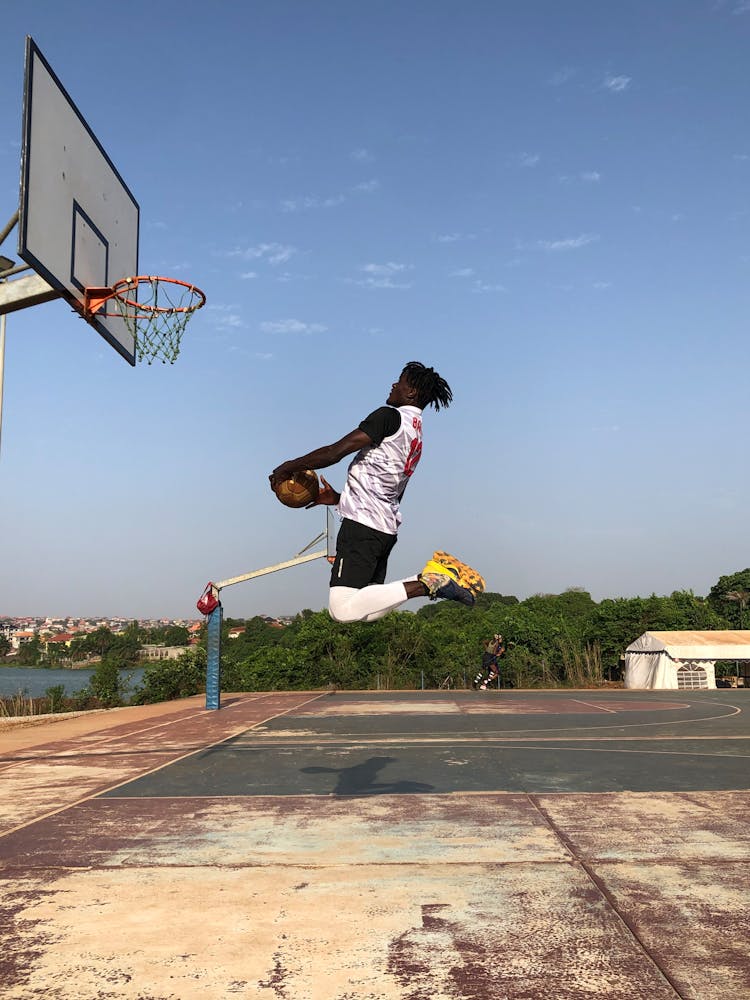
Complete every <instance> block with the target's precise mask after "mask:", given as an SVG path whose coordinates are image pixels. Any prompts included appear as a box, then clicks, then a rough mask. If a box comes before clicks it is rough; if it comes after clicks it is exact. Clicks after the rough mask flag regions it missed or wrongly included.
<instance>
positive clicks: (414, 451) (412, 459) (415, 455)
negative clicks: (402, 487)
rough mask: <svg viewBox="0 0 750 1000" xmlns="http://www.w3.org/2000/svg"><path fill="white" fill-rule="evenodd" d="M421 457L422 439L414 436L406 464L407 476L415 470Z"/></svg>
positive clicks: (405, 471)
mask: <svg viewBox="0 0 750 1000" xmlns="http://www.w3.org/2000/svg"><path fill="white" fill-rule="evenodd" d="M415 419H416V418H415ZM421 457H422V441H421V439H420V438H414V440H413V441H412V443H411V447H410V448H409V454H408V455H407V456H406V465H405V466H404V475H405V476H410V475H411V474H412V472H414V470H415V469H416V467H417V465H418V464H419V460H420V458H421Z"/></svg>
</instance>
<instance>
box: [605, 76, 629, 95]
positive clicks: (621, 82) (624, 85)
mask: <svg viewBox="0 0 750 1000" xmlns="http://www.w3.org/2000/svg"><path fill="white" fill-rule="evenodd" d="M631 82H632V77H630V76H607V77H605V78H604V83H603V86H604V87H605V88H606V89H607V90H611V91H613V92H614V93H615V94H619V93H621V92H622V91H623V90H627V89H628V87H629V86H630V84H631Z"/></svg>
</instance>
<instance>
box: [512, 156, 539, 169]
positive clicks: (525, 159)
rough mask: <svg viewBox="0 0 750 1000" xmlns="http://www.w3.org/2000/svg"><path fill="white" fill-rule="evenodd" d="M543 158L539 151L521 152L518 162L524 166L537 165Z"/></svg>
mask: <svg viewBox="0 0 750 1000" xmlns="http://www.w3.org/2000/svg"><path fill="white" fill-rule="evenodd" d="M540 160H541V156H540V155H539V153H519V154H518V162H519V164H520V165H521V166H522V167H536V166H537V165H538V163H539V161H540Z"/></svg>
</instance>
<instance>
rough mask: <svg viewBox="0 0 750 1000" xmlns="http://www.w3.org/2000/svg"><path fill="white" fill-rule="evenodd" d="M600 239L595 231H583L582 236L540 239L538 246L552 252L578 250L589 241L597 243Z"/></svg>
mask: <svg viewBox="0 0 750 1000" xmlns="http://www.w3.org/2000/svg"><path fill="white" fill-rule="evenodd" d="M598 239H599V237H598V236H596V235H594V234H593V233H582V234H581V235H580V236H574V237H571V238H568V239H565V240H539V241H538V242H537V246H538V247H539V248H540V249H541V250H547V251H550V252H554V251H557V250H578V249H579V247H585V246H587V244H589V243H596V241H597V240H598Z"/></svg>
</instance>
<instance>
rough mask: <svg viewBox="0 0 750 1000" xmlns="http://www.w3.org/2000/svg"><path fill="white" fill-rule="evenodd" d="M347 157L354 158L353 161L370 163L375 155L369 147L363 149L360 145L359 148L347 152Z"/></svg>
mask: <svg viewBox="0 0 750 1000" xmlns="http://www.w3.org/2000/svg"><path fill="white" fill-rule="evenodd" d="M349 159H350V160H354V162H355V163H372V161H373V160H374V159H375V157H374V156H373V155H372V153H371V152H370V150H369V149H364V148H363V147H362V146H360V147H359V149H353V150H352V151H351V153H349Z"/></svg>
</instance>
